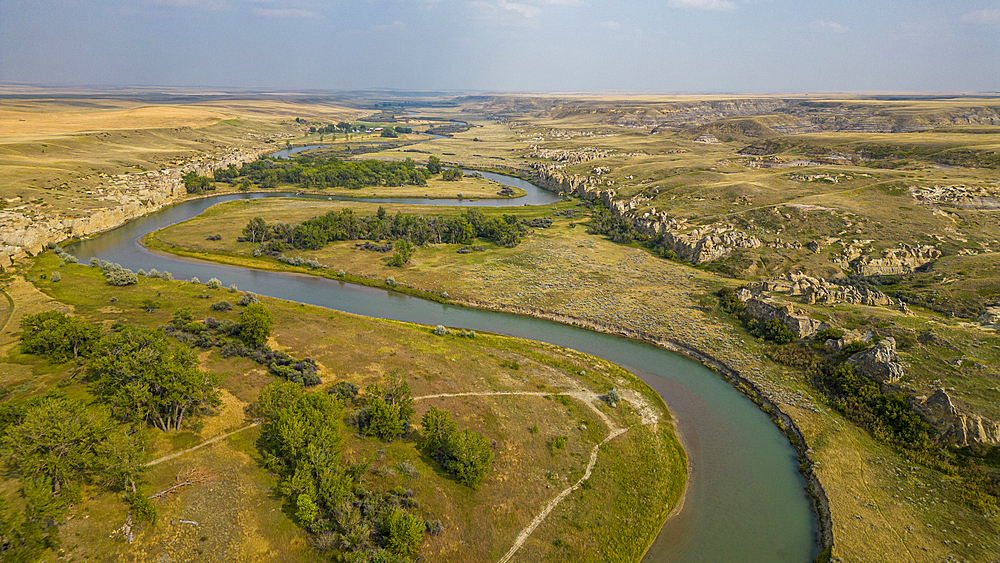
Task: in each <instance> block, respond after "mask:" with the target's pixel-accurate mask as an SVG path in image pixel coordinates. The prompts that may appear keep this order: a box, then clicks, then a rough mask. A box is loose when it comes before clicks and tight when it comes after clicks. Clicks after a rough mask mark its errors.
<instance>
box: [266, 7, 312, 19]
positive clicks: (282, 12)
mask: <svg viewBox="0 0 1000 563" xmlns="http://www.w3.org/2000/svg"><path fill="white" fill-rule="evenodd" d="M253 13H255V14H257V15H258V16H263V17H265V18H315V17H316V16H317V15H319V14H317V13H316V12H313V11H312V10H301V9H298V8H254V9H253Z"/></svg>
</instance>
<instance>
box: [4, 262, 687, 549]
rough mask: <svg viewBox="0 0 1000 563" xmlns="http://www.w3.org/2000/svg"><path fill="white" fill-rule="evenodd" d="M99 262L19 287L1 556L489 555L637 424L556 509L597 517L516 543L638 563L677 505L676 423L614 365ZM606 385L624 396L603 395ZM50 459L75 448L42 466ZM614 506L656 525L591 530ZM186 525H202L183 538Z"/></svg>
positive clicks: (11, 345) (630, 521)
mask: <svg viewBox="0 0 1000 563" xmlns="http://www.w3.org/2000/svg"><path fill="white" fill-rule="evenodd" d="M109 269H110V270H113V269H114V266H113V265H111V266H105V264H104V263H103V262H101V263H98V264H97V265H96V266H85V265H82V264H75V263H71V262H70V263H67V262H66V261H65V260H63V259H61V257H60V256H56V255H55V254H54V253H46V254H45V255H43V256H40V257H38V258H37V259H36V260H35V262H34V265H33V267H32V268H31V269H30V270H24V271H22V272H21V275H23V276H24V278H25V279H27V280H30V281H31V282H32V283H33V284H34V285H31V284H28V283H25V282H24V281H17V280H15V279H12V278H11V277H10V276H8V277H7V278H6V282H7V283H8V284H14V285H16V287H17V290H16V291H15V290H14V289H12V288H10V285H8V290H9V291H11V292H13V293H15V294H16V295H18V296H19V297H20V296H21V294H22V293H23V294H26V295H32V296H33V297H32V300H28V299H19V300H18V305H17V308H16V309H15V313H16V314H17V315H18V316H20V321H21V323H22V329H21V330H20V331H19V332H15V333H16V335H17V336H16V339H12V338H10V337H8V338H7V339H6V340H5V343H4V346H5V350H6V352H5V353H6V354H7V360H6V362H5V364H4V366H5V369H4V378H5V381H4V385H5V387H4V389H5V391H4V393H5V397H4V399H3V401H2V402H0V405H2V406H3V408H4V411H3V412H4V416H3V421H4V427H3V431H4V432H3V433H4V436H5V438H4V440H5V441H4V446H3V448H4V449H3V451H4V452H5V453H4V462H5V463H6V464H7V467H8V469H9V471H10V473H9V475H10V477H9V478H8V480H7V481H5V487H4V490H5V491H6V498H7V505H6V506H7V508H5V509H4V512H3V522H4V523H5V524H4V529H3V537H4V543H3V549H4V550H5V551H4V558H5V559H7V558H19V559H25V560H31V559H33V558H35V557H37V556H39V555H45V556H51V555H58V554H64V555H69V556H72V557H74V558H89V559H97V560H103V559H108V558H110V559H114V558H116V557H119V556H124V555H126V554H131V555H130V556H135V555H136V554H139V553H141V554H142V557H143V558H145V559H148V560H150V561H152V560H156V559H157V558H158V557H161V556H162V555H163V554H170V556H171V557H177V556H185V554H186V556H188V557H198V556H199V555H201V554H205V553H210V552H211V553H219V552H223V551H227V552H230V553H235V554H239V555H238V558H241V559H255V558H268V559H274V558H277V559H281V560H289V561H291V560H313V559H315V558H316V554H317V553H320V554H322V557H324V558H325V557H333V558H334V559H337V560H350V561H411V560H413V559H414V558H415V557H417V556H421V557H424V558H428V559H441V558H443V557H456V556H457V557H461V558H463V559H466V558H468V559H487V558H488V559H496V558H499V557H500V556H501V555H503V554H504V553H506V552H507V551H508V549H509V548H510V547H511V545H510V544H511V542H513V539H514V536H515V535H517V533H518V531H519V530H520V529H521V528H522V527H523V526H524V525H526V524H527V523H528V521H530V520H531V519H532V518H534V517H535V511H537V510H538V506H537V501H536V500H535V499H537V498H539V497H542V498H544V497H545V496H546V495H545V494H544V491H545V490H546V489H547V488H548V487H550V486H551V487H560V488H561V487H564V486H567V485H568V484H571V483H573V482H575V481H576V480H578V479H580V477H581V476H582V475H583V473H584V471H585V469H586V466H587V462H586V454H585V453H584V452H589V451H590V450H591V449H592V448H594V446H595V445H596V444H597V443H599V442H600V441H602V440H603V439H605V435H606V434H607V432H608V430H607V429H608V425H611V427H612V429H614V430H615V431H617V432H619V433H620V432H622V431H621V430H619V428H621V429H624V428H628V431H627V432H624V433H621V434H620V435H618V436H617V437H616V438H615V441H614V444H615V447H614V456H615V458H616V461H615V462H614V463H608V464H601V465H598V466H597V467H594V468H593V473H592V475H591V476H590V478H589V479H588V480H587V483H589V484H588V486H587V487H585V488H584V489H581V490H579V491H578V492H576V493H574V494H573V495H570V497H568V498H567V499H566V500H564V501H563V503H562V505H563V506H564V507H565V508H563V509H562V510H563V512H562V514H564V515H565V516H566V517H568V518H569V522H574V521H576V520H577V519H579V518H582V517H586V519H587V521H588V522H589V524H588V525H587V526H586V527H579V526H567V525H565V524H558V525H554V526H547V527H545V528H544V529H540V530H537V531H536V532H535V534H534V535H533V538H532V541H531V542H530V543H529V544H528V545H527V546H525V547H524V549H530V550H531V551H532V553H534V554H536V555H537V556H542V557H545V558H546V559H549V560H553V559H557V560H558V559H565V560H576V559H578V558H579V557H580V556H581V554H583V553H585V552H587V551H589V550H591V549H597V550H599V551H600V552H602V553H605V557H610V558H619V557H622V558H624V560H631V559H634V558H636V557H638V555H639V554H641V553H642V552H643V550H644V549H645V548H646V546H647V545H648V543H649V542H650V541H651V540H652V538H653V536H654V535H655V533H656V531H657V530H658V529H659V526H660V524H661V523H662V521H663V519H664V518H665V517H666V512H665V510H664V508H663V507H665V506H666V507H670V506H674V505H675V504H676V503H677V502H678V500H679V497H680V494H681V492H682V491H683V485H684V481H685V477H686V461H685V458H684V454H683V450H682V449H681V448H680V445H679V443H678V442H677V440H676V438H675V437H674V436H673V434H672V430H671V428H670V425H669V424H665V423H662V422H661V423H660V424H658V425H650V424H643V423H642V421H643V420H645V419H646V418H647V417H648V416H649V414H648V413H649V412H653V413H657V414H656V415H655V416H656V417H657V418H658V419H660V420H667V419H665V418H664V417H669V413H667V412H666V409H665V407H664V406H663V404H662V402H660V400H659V398H658V396H657V395H656V393H655V392H654V391H652V390H651V389H649V388H648V387H646V386H645V384H643V383H641V382H640V381H639V380H637V379H636V378H634V377H633V376H631V374H628V373H627V372H625V371H624V370H621V369H620V368H618V367H617V366H614V365H613V364H609V363H607V362H603V361H601V360H598V359H596V358H593V357H590V356H587V355H585V354H580V353H576V352H571V351H567V350H563V349H559V348H557V347H554V346H544V345H543V346H539V345H537V344H535V343H530V342H525V341H520V340H517V339H513V338H504V337H497V336H493V335H489V334H483V333H477V334H474V335H472V334H465V333H463V334H461V335H457V334H450V331H446V330H440V331H438V330H432V329H433V327H420V326H415V325H410V324H407V323H398V322H388V321H377V320H371V319H365V318H361V317H357V316H354V315H347V314H342V313H336V312H332V311H329V310H325V309H322V308H318V307H309V306H304V305H298V304H294V303H286V302H282V301H278V300H273V299H263V298H259V297H257V296H255V295H253V294H249V293H241V292H239V291H238V289H236V288H235V287H231V288H229V289H226V288H224V287H223V284H222V283H221V282H219V281H218V280H213V282H214V283H210V284H207V285H202V284H193V283H189V282H182V281H173V280H169V279H164V277H163V276H162V275H157V276H151V275H149V274H150V273H148V272H143V274H145V275H138V274H134V275H136V276H137V278H138V281H137V282H136V283H129V284H127V285H117V284H115V283H114V280H115V278H113V277H112V278H109V277H107V272H108V271H109ZM52 271H58V272H60V273H61V274H62V275H61V276H60V277H59V279H58V280H56V279H55V278H54V277H53V276H51V275H50V273H51V272H52ZM157 274H159V273H157ZM43 276H44V277H43ZM167 277H169V276H167ZM36 288H37V289H36ZM38 290H41V292H39V291H38ZM18 292H21V293H18ZM67 307H72V310H73V314H72V315H67V314H65V312H64V311H65V309H66V308H67ZM60 308H61V309H62V310H59V309H60ZM18 320H19V319H18V317H15V318H13V319H11V320H9V321H8V322H9V323H17V322H18ZM8 326H10V325H8ZM14 326H16V324H15V325H14ZM7 334H11V333H10V332H8V333H7ZM317 336H318V337H317ZM461 336H464V338H463V337H461ZM359 339H360V340H362V341H364V342H365V344H364V345H363V346H362V347H357V346H354V345H353V344H348V343H353V342H356V341H358V340H359ZM371 351H374V352H375V353H374V355H373V354H371V353H370V352H371ZM510 365H516V366H518V369H517V370H513V369H511V368H510V367H507V366H510ZM581 374H587V375H585V376H584V375H581ZM611 388H617V389H618V390H621V391H622V392H623V393H625V394H627V395H628V398H629V400H624V399H622V400H619V401H618V402H617V404H616V405H615V407H614V408H612V407H611V406H610V405H608V404H607V403H606V402H604V401H601V400H600V399H599V398H598V397H599V395H601V394H603V393H604V392H606V391H607V390H608V389H611ZM455 393H458V394H459V395H461V399H458V400H456V399H451V398H449V397H450V396H451V395H452V394H455ZM564 393H571V395H572V398H569V397H563V396H560V395H562V394H564ZM616 393H617V391H616ZM551 396H560V399H561V400H560V401H547V400H545V397H551ZM650 409H652V410H650ZM640 412H641V413H643V414H641V415H640ZM67 414H68V415H69V416H67ZM258 423H259V425H257V424H258ZM234 432H235V433H234ZM83 436H86V439H82V437H83ZM218 436H223V437H224V438H223V439H222V440H220V441H215V442H211V445H207V446H206V447H204V448H201V447H200V444H202V443H204V441H206V440H210V439H212V438H215V437H218ZM555 439H560V440H561V443H562V448H560V449H559V450H552V449H551V448H550V445H549V444H550V442H551V441H552V440H555ZM60 440H61V442H60ZM60 443H70V444H73V448H75V449H70V450H67V452H68V455H66V456H63V457H62V458H61V459H60V460H59V462H58V464H57V465H54V466H51V467H50V465H45V464H43V463H40V461H41V460H48V459H50V458H51V456H48V455H47V454H46V453H45V451H48V450H44V451H43V448H50V447H51V448H59V447H60ZM29 445H30V447H29ZM189 450H191V451H190V452H189V453H185V452H188V451H189ZM595 451H596V450H595ZM604 455H605V454H604V453H601V454H600V457H601V458H603V457H604ZM32 456H34V457H32ZM580 458H583V459H582V460H581V459H580ZM36 459H37V460H39V462H36V461H34V460H36ZM628 460H633V462H632V463H629V462H628ZM45 463H49V464H50V463H51V462H48V461H46V462H45ZM515 468H516V469H515ZM515 476H516V477H515ZM441 491H444V494H443V495H442V494H441ZM53 492H54V493H55V494H53ZM617 495H628V496H629V498H630V499H631V500H630V506H631V503H636V506H641V507H645V508H643V510H642V511H640V512H635V511H633V510H632V509H631V508H628V510H626V507H625V506H622V507H621V510H622V511H621V512H619V511H618V510H617V509H615V510H612V511H607V509H606V508H604V509H602V510H604V511H605V512H604V514H605V517H603V518H601V519H599V520H600V521H599V522H596V523H594V520H593V518H592V517H591V515H592V514H594V513H596V512H598V509H597V507H598V506H602V505H605V504H606V503H607V499H608V498H610V497H614V496H617ZM501 499H502V502H501ZM123 501H124V502H123ZM501 504H502V505H503V506H505V507H506V508H505V509H504V511H502V513H495V512H494V511H492V510H490V509H488V508H487V507H490V506H499V505H501ZM262 506H263V507H271V508H270V509H268V508H261V507H262ZM126 513H128V516H126ZM621 522H626V523H627V524H626V525H624V526H623V525H622V524H621ZM123 524H124V525H123ZM591 525H593V526H595V527H594V528H591ZM184 526H189V527H191V528H192V529H193V530H195V531H194V532H193V534H186V535H184V534H182V536H178V535H177V534H178V533H182V531H183V529H184ZM115 528H118V530H117V531H116V532H115V533H113V534H111V535H112V537H108V535H109V533H110V532H112V531H114V530H115ZM598 529H600V531H599V532H597V530H598ZM197 530H204V532H200V531H197ZM183 538H187V539H183ZM192 538H193V539H192ZM469 538H476V541H474V542H472V541H469ZM570 545H572V546H574V547H572V548H567V546H570ZM445 554H447V555H445ZM456 554H458V555H456ZM145 559H144V560H145Z"/></svg>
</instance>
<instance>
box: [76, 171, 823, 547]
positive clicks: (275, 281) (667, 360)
mask: <svg viewBox="0 0 1000 563" xmlns="http://www.w3.org/2000/svg"><path fill="white" fill-rule="evenodd" d="M484 176H485V177H487V178H489V179H492V180H496V181H500V182H502V183H505V184H508V185H513V186H515V187H519V188H522V189H525V190H526V191H527V193H528V195H527V196H525V197H522V198H516V199H507V198H505V199H486V200H475V201H469V200H450V199H423V198H364V199H360V198H359V199H353V198H337V197H327V196H310V197H314V198H316V199H323V200H328V199H333V200H337V199H351V200H354V201H369V202H380V203H387V204H391V203H408V204H423V205H461V206H490V207H499V206H511V205H525V204H528V205H545V204H551V203H553V202H555V201H557V200H558V197H557V196H555V195H554V194H552V193H550V192H546V191H544V190H541V189H539V188H537V187H536V186H534V185H532V184H530V183H528V182H525V181H523V180H518V179H514V178H508V177H506V176H501V175H495V174H488V173H484ZM263 197H304V196H295V195H294V194H290V193H267V194H260V193H256V194H228V195H219V196H213V197H208V198H204V199H197V200H191V201H187V202H184V203H181V204H178V205H174V206H172V207H168V208H166V209H163V210H161V211H158V212H156V213H153V214H150V215H148V216H145V217H142V218H139V219H136V220H134V221H131V222H129V223H128V224H126V225H124V226H122V227H119V228H117V229H115V230H112V231H109V232H107V233H104V234H102V235H99V236H97V237H94V238H91V239H88V240H84V241H80V242H77V243H74V244H72V245H70V246H68V247H67V251H69V252H70V253H72V254H75V255H76V256H78V257H79V258H80V260H81V261H83V263H86V262H87V261H88V260H89V259H90V258H91V257H95V256H96V257H100V258H101V259H103V260H111V261H113V262H118V263H120V264H121V265H122V266H124V267H127V268H131V269H132V270H138V269H140V268H142V269H145V270H150V269H152V268H156V269H158V270H161V271H164V270H166V271H169V272H171V273H173V275H174V277H175V278H177V279H190V278H191V277H195V276H197V277H198V278H199V279H202V280H207V279H210V278H213V277H214V278H218V279H220V280H222V282H223V283H224V284H225V285H230V284H236V285H237V286H239V288H240V289H241V290H246V291H252V292H255V293H259V294H262V295H268V296H271V297H277V298H281V299H287V300H291V301H298V302H302V303H308V304H312V305H319V306H322V307H328V308H331V309H336V310H340V311H347V312H350V313H356V314H359V315H365V316H369V317H377V318H386V319H395V320H400V321H410V322H416V323H423V324H429V325H436V324H442V325H446V326H449V327H457V328H464V329H473V330H479V331H489V332H494V333H499V334H507V335H511V336H517V337H521V338H527V339H531V340H538V341H543V342H549V343H552V344H556V345H559V346H564V347H567V348H572V349H575V350H579V351H582V352H586V353H589V354H593V355H595V356H600V357H602V358H605V359H607V360H609V361H612V362H615V363H617V364H619V365H621V366H623V367H624V368H626V369H628V370H629V371H631V372H633V373H635V374H636V375H637V376H639V377H640V378H642V379H643V381H645V382H646V383H648V384H649V385H650V386H651V387H653V388H654V389H655V390H656V391H657V392H659V393H660V394H661V395H662V396H663V398H664V400H665V401H666V403H667V405H668V407H669V408H670V411H671V412H672V414H673V415H674V417H675V418H676V419H677V430H678V432H679V434H680V436H681V440H682V442H683V444H684V447H685V449H686V450H687V453H688V456H689V459H690V464H691V470H692V474H691V479H690V482H689V484H688V489H687V493H686V498H685V501H684V508H683V509H682V510H681V511H680V512H679V513H677V514H675V515H674V516H673V517H672V518H671V519H670V520H668V521H667V523H666V525H665V526H664V527H663V529H662V530H661V532H660V534H659V536H657V538H656V541H655V542H654V544H653V546H652V547H651V548H650V550H649V552H648V553H647V555H646V557H645V559H644V561H645V562H649V563H680V562H683V563H721V562H730V561H732V562H735V561H739V562H745V563H752V562H759V563H775V562H795V563H802V562H806V561H810V560H811V559H812V558H813V557H814V556H815V555H816V553H817V552H818V550H819V548H818V544H817V524H816V518H815V516H814V514H813V512H812V510H811V508H810V500H809V498H808V496H807V494H806V491H805V479H804V478H803V477H802V476H801V475H800V474H799V473H798V460H797V459H796V456H795V450H794V449H793V448H792V446H791V445H790V444H789V442H788V439H787V438H786V437H785V436H784V435H783V434H781V432H779V431H778V428H777V427H776V426H775V425H774V424H773V423H772V422H771V420H770V419H769V418H768V417H767V416H766V415H765V414H764V413H763V412H761V410H760V409H759V408H758V407H757V405H755V404H754V403H753V402H751V401H750V400H748V399H747V398H746V397H744V396H743V395H741V394H740V393H739V392H738V391H737V390H736V389H735V388H734V387H733V386H731V385H730V384H729V383H727V382H726V381H725V380H724V379H723V378H722V377H720V376H718V375H717V374H715V373H713V372H712V371H710V370H709V369H707V368H705V367H703V366H702V365H700V364H698V363H696V362H694V361H691V360H688V359H687V358H684V357H682V356H680V355H677V354H674V353H671V352H667V351H665V350H663V349H661V348H658V347H656V346H653V345H651V344H646V343H643V342H638V341H634V340H629V339H626V338H621V337H617V336H611V335H606V334H601V333H597V332H592V331H588V330H584V329H580V328H575V327H571V326H567V325H562V324H559V323H554V322H550V321H545V320H539V319H535V318H530V317H523V316H518V315H511V314H504V313H496V312H491V311H483V310H478V309H471V308H466V307H457V306H452V305H442V304H440V303H435V302H430V301H425V300H422V299H418V298H415V297H410V296H407V295H403V294H401V293H396V292H392V291H385V290H381V289H373V288H369V287H363V286H357V285H351V284H347V283H343V282H338V281H336V280H330V279H326V278H319V277H311V276H301V275H287V274H282V273H280V272H266V271H257V270H252V269H246V268H237V267H232V266H223V265H217V264H209V263H203V262H195V261H188V260H182V259H178V258H173V257H170V256H163V255H159V254H153V253H151V252H149V251H147V250H146V249H145V248H144V247H142V246H141V245H140V244H139V242H138V240H139V239H140V238H141V237H142V236H143V235H145V234H146V233H149V232H151V231H154V230H157V229H161V228H163V227H166V226H168V225H171V224H174V223H177V222H180V221H184V220H187V219H190V218H192V217H194V216H196V215H198V214H200V213H201V212H202V211H204V210H205V209H207V208H208V207H210V206H212V205H214V204H216V203H220V202H223V201H230V200H235V199H256V198H263ZM667 306H669V305H667ZM598 463H600V460H598Z"/></svg>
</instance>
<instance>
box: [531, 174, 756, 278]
mask: <svg viewBox="0 0 1000 563" xmlns="http://www.w3.org/2000/svg"><path fill="white" fill-rule="evenodd" d="M532 169H533V175H534V178H533V179H534V181H535V182H536V183H537V184H538V185H539V187H542V188H544V189H546V190H549V191H554V192H561V193H567V194H572V195H574V196H576V197H580V198H583V199H588V200H599V201H600V202H601V203H602V204H604V206H605V207H607V208H608V209H609V210H610V211H611V213H612V214H613V215H614V216H616V217H621V218H623V219H625V220H627V221H628V222H629V223H631V224H632V226H633V227H634V228H635V229H636V230H637V231H639V232H640V233H642V234H644V235H648V236H662V240H663V244H664V246H666V247H667V248H668V249H669V250H673V251H674V252H675V253H676V254H677V255H678V256H679V257H681V258H683V259H685V260H687V261H689V262H691V263H692V264H702V263H705V262H710V261H712V260H715V259H717V258H720V257H722V256H725V255H727V254H729V253H731V252H733V251H734V250H736V249H738V248H758V247H760V246H761V242H760V240H759V239H757V237H754V236H752V235H749V234H747V233H744V232H742V231H739V230H736V229H735V228H733V227H730V226H713V227H705V228H692V227H690V226H689V225H687V224H686V223H685V222H684V221H678V220H676V219H673V218H670V217H668V216H667V215H666V213H661V212H657V211H656V209H655V208H654V209H652V210H651V211H648V212H645V213H643V214H642V215H641V216H640V215H638V213H637V212H636V209H637V208H639V207H640V206H642V205H644V204H645V203H647V202H648V201H649V200H650V197H649V196H644V195H638V196H636V197H633V198H632V199H629V200H623V199H617V195H618V192H617V191H616V190H614V189H613V188H609V187H608V186H609V185H610V183H609V182H608V181H602V180H601V179H600V178H598V177H595V176H584V175H580V174H566V173H563V172H561V171H559V170H558V169H556V168H555V167H553V166H551V165H540V164H535V165H533V167H532Z"/></svg>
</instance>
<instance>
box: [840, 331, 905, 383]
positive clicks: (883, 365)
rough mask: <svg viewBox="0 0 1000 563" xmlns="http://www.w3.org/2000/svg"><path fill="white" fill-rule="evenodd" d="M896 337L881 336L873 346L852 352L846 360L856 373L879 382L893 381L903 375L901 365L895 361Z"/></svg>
mask: <svg viewBox="0 0 1000 563" xmlns="http://www.w3.org/2000/svg"><path fill="white" fill-rule="evenodd" d="M896 360H897V357H896V339H895V338H892V337H888V338H883V339H882V340H880V341H879V342H878V344H876V345H875V346H874V347H872V348H869V349H868V350H863V351H861V352H858V353H857V354H854V355H853V356H851V357H850V358H848V359H847V362H848V363H849V364H851V365H853V366H854V367H855V368H857V370H858V373H860V374H861V375H864V376H865V377H867V378H869V379H873V380H875V381H877V382H879V383H895V382H897V381H899V380H900V379H901V378H902V377H903V373H904V372H903V365H902V364H900V363H899V362H897V361H896Z"/></svg>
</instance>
